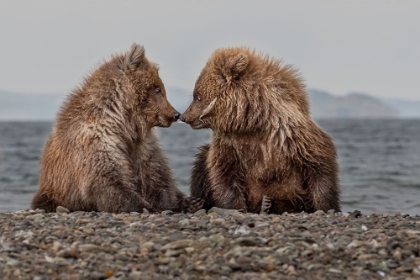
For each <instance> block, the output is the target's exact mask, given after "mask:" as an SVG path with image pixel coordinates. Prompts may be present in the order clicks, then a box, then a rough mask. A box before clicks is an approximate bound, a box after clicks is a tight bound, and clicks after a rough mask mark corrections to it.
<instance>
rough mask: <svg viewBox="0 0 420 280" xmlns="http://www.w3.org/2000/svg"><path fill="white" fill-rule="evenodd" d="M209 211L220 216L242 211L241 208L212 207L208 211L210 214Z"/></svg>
mask: <svg viewBox="0 0 420 280" xmlns="http://www.w3.org/2000/svg"><path fill="white" fill-rule="evenodd" d="M211 213H216V214H218V215H220V216H229V215H233V214H238V213H243V210H236V209H225V208H218V207H213V208H211V209H210V210H209V212H208V214H211Z"/></svg>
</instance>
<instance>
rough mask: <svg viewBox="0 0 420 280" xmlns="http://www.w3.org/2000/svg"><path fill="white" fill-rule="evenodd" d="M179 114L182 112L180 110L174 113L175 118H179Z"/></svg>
mask: <svg viewBox="0 0 420 280" xmlns="http://www.w3.org/2000/svg"><path fill="white" fill-rule="evenodd" d="M179 116H181V113H180V112H176V113H175V115H174V117H175V120H177V119H179Z"/></svg>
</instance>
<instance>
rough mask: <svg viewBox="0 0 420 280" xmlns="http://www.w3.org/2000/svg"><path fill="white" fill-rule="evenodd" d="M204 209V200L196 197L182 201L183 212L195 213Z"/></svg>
mask: <svg viewBox="0 0 420 280" xmlns="http://www.w3.org/2000/svg"><path fill="white" fill-rule="evenodd" d="M203 207H204V200H203V199H201V198H196V197H186V198H184V200H183V201H182V205H181V208H182V210H183V212H187V213H195V212H197V211H198V210H200V209H203Z"/></svg>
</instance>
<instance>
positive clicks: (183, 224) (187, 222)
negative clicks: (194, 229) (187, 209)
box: [178, 219, 190, 227]
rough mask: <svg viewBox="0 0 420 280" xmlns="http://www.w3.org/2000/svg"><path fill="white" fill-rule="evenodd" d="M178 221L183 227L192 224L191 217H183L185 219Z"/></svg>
mask: <svg viewBox="0 0 420 280" xmlns="http://www.w3.org/2000/svg"><path fill="white" fill-rule="evenodd" d="M178 223H179V225H180V226H181V227H186V226H189V225H190V220H189V219H183V220H181V221H179V222H178Z"/></svg>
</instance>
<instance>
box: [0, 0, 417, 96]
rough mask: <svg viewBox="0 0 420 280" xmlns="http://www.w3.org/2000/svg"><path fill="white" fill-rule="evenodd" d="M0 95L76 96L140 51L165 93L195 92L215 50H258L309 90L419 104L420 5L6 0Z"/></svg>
mask: <svg viewBox="0 0 420 280" xmlns="http://www.w3.org/2000/svg"><path fill="white" fill-rule="evenodd" d="M0 38H1V39H0V90H8V91H18V92H31V93H58V94H63V93H67V92H69V91H70V90H71V89H72V88H74V87H75V86H76V85H77V84H79V83H80V82H81V80H82V77H83V76H84V75H85V74H86V73H87V72H88V71H89V70H90V69H92V68H93V67H94V66H95V65H96V64H97V63H98V62H100V61H101V60H102V59H104V58H109V57H110V55H111V54H112V53H115V52H124V51H126V50H127V49H128V48H129V47H130V45H131V44H132V43H133V42H136V43H139V44H143V45H144V46H145V48H146V55H147V57H148V58H149V59H150V60H152V61H154V62H156V63H158V64H160V66H161V71H160V73H161V77H162V79H163V81H164V83H165V85H166V87H179V88H183V89H186V90H192V89H193V87H194V82H195V79H196V78H197V76H198V74H199V72H200V70H201V68H202V67H203V66H204V64H205V62H206V61H207V59H208V57H209V56H210V54H211V53H212V52H213V51H214V50H215V49H216V48H218V47H227V46H238V45H244V46H249V47H252V48H256V49H257V50H259V51H262V52H265V53H267V54H270V55H272V56H275V57H277V58H283V60H284V61H285V62H287V63H290V64H294V65H296V66H297V67H298V68H300V70H301V73H302V75H303V77H304V78H305V79H306V82H307V85H308V87H310V88H318V89H323V90H327V91H330V92H332V93H335V94H345V93H347V92H349V91H359V92H366V93H369V94H373V95H377V96H383V97H401V98H411V99H417V100H420V89H419V88H420V86H419V79H420V69H419V68H420V1H417V0H411V1H410V0H407V1H384V0H381V1H379V0H370V1H366V0H351V1H335V0H331V1H324V0H322V1H320V0H318V1H313V0H307V1H244V0H238V1H227V0H224V1H216V0H211V1H210V0H208V1H203V0H201V1H194V0H190V1H186V0H184V1H173V0H172V1H169V0H168V1H158V0H153V1H151V0H150V1H128V0H125V1H104V0H95V1H92V0H90V1H75V0H72V1H57V0H51V1H15V0H13V1H6V0H2V1H1V2H0Z"/></svg>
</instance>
